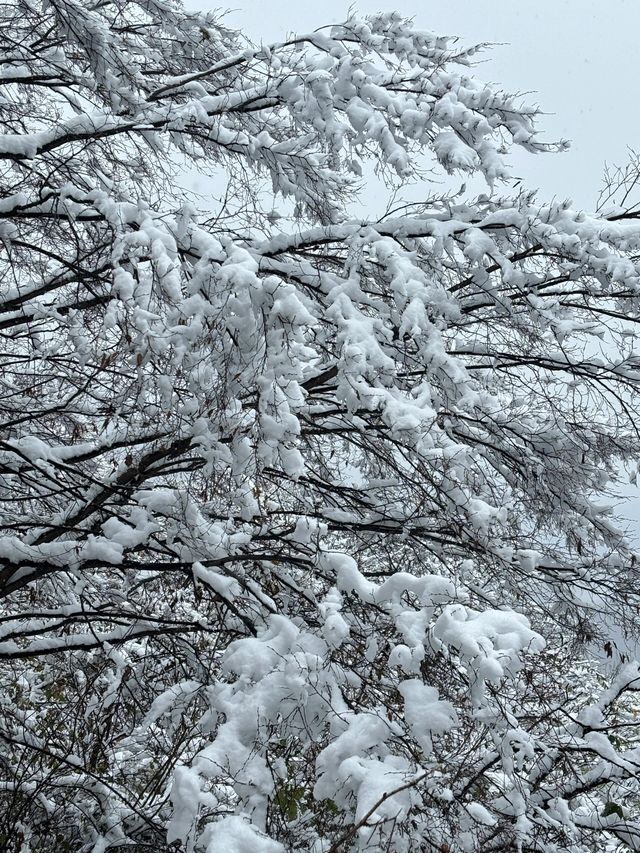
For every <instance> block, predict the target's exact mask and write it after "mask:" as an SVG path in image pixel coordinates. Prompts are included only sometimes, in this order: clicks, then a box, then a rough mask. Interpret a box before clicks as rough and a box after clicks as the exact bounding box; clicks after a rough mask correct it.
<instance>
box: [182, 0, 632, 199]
mask: <svg viewBox="0 0 640 853" xmlns="http://www.w3.org/2000/svg"><path fill="white" fill-rule="evenodd" d="M186 3H187V5H191V6H196V7H198V8H206V7H209V8H210V6H209V4H208V3H207V0H186ZM354 6H355V8H356V9H357V10H358V11H359V12H362V13H370V12H377V11H380V10H383V11H384V10H387V9H397V10H398V11H400V12H402V13H403V14H406V15H407V16H410V17H413V18H414V19H415V25H416V26H417V27H419V28H421V29H428V30H433V31H435V32H437V33H438V34H440V35H458V36H460V38H461V39H462V41H463V42H464V43H465V44H467V45H469V44H475V43H477V42H486V41H488V42H493V43H494V44H495V47H493V48H492V49H491V50H490V51H488V52H487V53H486V54H485V55H484V56H485V60H484V61H483V62H482V64H481V65H479V66H478V68H477V69H476V73H477V75H478V76H480V77H482V78H483V79H486V80H489V81H493V82H497V83H499V84H500V85H501V86H503V87H504V88H505V89H506V90H508V91H512V92H530V93H532V94H531V95H530V97H529V99H528V100H529V101H530V102H534V103H536V104H539V105H540V107H541V108H542V109H543V110H544V111H545V112H546V113H547V115H545V116H541V118H540V126H541V128H542V129H543V130H544V131H545V133H544V136H545V138H546V139H548V140H556V139H560V138H564V139H570V140H572V142H573V146H572V149H571V150H570V151H569V152H567V153H566V154H562V155H547V156H538V157H532V156H530V155H529V156H527V155H522V156H518V157H517V158H512V163H513V164H514V169H515V172H516V173H517V175H518V176H520V177H523V178H524V180H525V184H527V185H528V186H530V187H539V188H540V190H541V191H542V195H543V196H544V197H550V196H554V195H557V196H559V197H561V198H565V197H569V198H572V199H573V200H574V202H575V204H576V205H577V206H579V207H585V208H593V206H594V204H595V200H596V197H597V194H598V190H599V187H600V182H601V178H602V172H603V166H604V163H605V160H606V161H608V162H610V163H622V162H624V161H625V160H626V149H627V146H631V147H634V146H636V145H637V146H638V147H640V107H639V106H638V103H637V101H638V99H639V96H638V82H639V80H640V47H639V44H638V34H639V32H640V2H638V0H535V2H533V0H520V1H519V2H518V0H515V2H514V0H511V2H509V0H440V2H437V3H436V2H428V0H358V2H356V3H354ZM348 8H349V2H348V0H322V2H321V3H317V4H316V3H305V2H295V3H292V2H286V0H239V4H238V8H237V9H236V10H234V11H231V12H230V13H229V14H228V16H227V21H228V23H229V24H230V25H232V26H235V27H237V28H238V29H242V30H243V31H244V32H245V34H246V35H247V36H248V37H249V38H251V39H252V40H253V41H255V42H260V41H263V42H272V41H279V40H281V39H283V38H284V37H285V35H287V34H289V33H291V32H298V33H300V32H308V31H310V30H313V29H316V28H317V27H320V26H323V25H326V24H330V23H337V22H339V21H342V20H344V18H345V17H346V13H347V10H348ZM496 43H500V44H496Z"/></svg>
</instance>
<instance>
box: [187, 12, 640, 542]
mask: <svg viewBox="0 0 640 853" xmlns="http://www.w3.org/2000/svg"><path fill="white" fill-rule="evenodd" d="M185 3H186V5H188V6H191V7H195V8H200V9H206V8H212V6H211V4H210V3H208V2H207V0H185ZM239 4H241V5H239V6H238V8H237V9H235V10H232V11H230V12H229V13H228V14H227V16H226V22H227V23H228V24H229V25H230V26H232V27H235V28H237V29H240V30H242V31H243V32H244V33H245V35H246V36H247V37H248V38H250V39H251V40H252V41H254V42H257V43H260V42H265V43H269V42H273V41H280V40H282V39H284V38H285V37H286V36H287V35H289V34H291V33H292V32H297V33H302V32H309V31H311V30H314V29H316V28H318V27H321V26H324V25H326V24H331V23H338V22H340V21H343V20H344V19H345V17H346V16H347V11H348V9H349V5H350V3H349V0H322V2H321V3H318V4H315V3H306V2H295V3H291V2H287V0H239ZM353 6H354V8H356V9H357V10H358V11H359V12H360V13H363V14H367V13H371V12H378V11H385V10H389V9H396V10H398V11H399V12H401V13H403V14H406V15H407V16H408V17H413V18H414V21H415V26H416V27H418V28H420V29H428V30H432V31H434V32H437V33H438V34H439V35H456V36H459V37H460V39H461V41H462V43H463V44H465V45H471V44H476V43H479V42H492V43H493V44H494V47H492V48H490V49H488V50H487V51H486V52H485V54H484V55H483V56H484V58H483V61H482V62H481V64H479V65H478V66H477V67H476V71H475V73H476V74H477V76H479V77H481V78H482V79H484V80H487V81H491V82H494V83H498V84H500V86H501V87H503V88H504V89H505V90H507V91H509V92H513V93H516V92H523V93H524V92H527V93H530V94H529V96H528V98H527V100H528V102H529V103H535V104H538V105H539V106H540V107H541V109H542V110H543V111H544V113H545V114H544V115H541V116H540V119H539V126H540V128H541V130H542V131H543V136H544V138H545V139H547V140H549V141H554V140H557V139H569V140H571V141H572V147H571V149H570V150H569V151H568V152H567V153H564V154H557V155H552V154H549V155H539V156H532V155H527V154H524V153H520V154H518V155H517V156H514V157H512V158H511V162H512V165H513V167H514V173H515V174H516V175H517V176H519V177H522V178H523V180H524V184H525V185H526V186H527V187H530V188H532V189H533V188H538V189H539V190H540V195H541V197H543V198H551V197H553V196H558V197H560V198H562V199H564V198H567V197H568V198H571V199H573V201H574V203H575V205H576V207H583V208H586V209H593V208H594V206H595V202H596V199H597V196H598V191H599V189H600V186H601V182H602V175H603V170H604V164H605V162H608V163H610V164H614V163H615V164H623V163H624V162H625V161H626V159H627V148H628V147H631V148H634V147H637V148H638V149H640V105H639V104H638V101H640V94H639V88H640V85H639V84H640V43H639V37H638V36H639V33H640V0H511V2H509V0H439V2H429V0H358V2H355V3H354V4H353ZM625 492H626V495H625V497H626V500H624V501H622V503H621V505H619V507H618V512H619V513H620V515H622V516H626V517H627V518H628V519H630V520H632V524H633V528H634V530H635V531H636V536H637V537H638V539H640V500H639V498H638V490H637V489H636V488H635V487H633V486H630V487H629V488H628V489H625Z"/></svg>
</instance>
